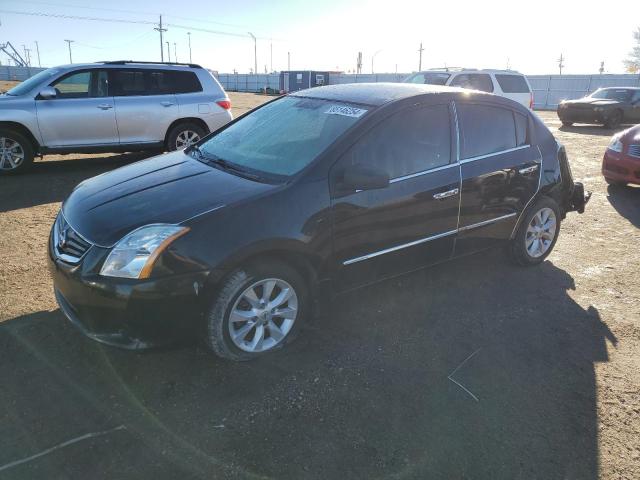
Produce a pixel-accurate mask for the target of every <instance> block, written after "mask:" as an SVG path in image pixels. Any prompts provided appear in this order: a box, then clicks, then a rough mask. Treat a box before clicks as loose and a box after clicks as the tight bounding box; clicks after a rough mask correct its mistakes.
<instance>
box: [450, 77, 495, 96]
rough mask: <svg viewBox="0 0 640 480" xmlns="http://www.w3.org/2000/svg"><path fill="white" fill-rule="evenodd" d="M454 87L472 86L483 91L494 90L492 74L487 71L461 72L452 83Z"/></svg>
mask: <svg viewBox="0 0 640 480" xmlns="http://www.w3.org/2000/svg"><path fill="white" fill-rule="evenodd" d="M450 86H452V87H462V88H472V89H474V90H481V91H483V92H489V93H491V92H493V81H492V80H491V75H489V74H486V73H461V74H459V75H456V76H455V77H454V78H453V80H452V81H451V83H450Z"/></svg>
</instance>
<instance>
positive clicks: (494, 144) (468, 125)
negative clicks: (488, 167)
mask: <svg viewBox="0 0 640 480" xmlns="http://www.w3.org/2000/svg"><path fill="white" fill-rule="evenodd" d="M456 109H457V112H458V122H459V124H460V156H461V158H462V159H467V158H473V157H478V156H481V155H489V154H491V153H496V152H501V151H503V150H508V149H510V148H515V147H516V126H515V120H514V113H513V112H512V111H511V110H508V109H505V108H500V107H494V106H489V105H480V104H464V103H462V104H457V105H456ZM524 131H525V132H526V128H525V130H524ZM521 135H522V133H521ZM524 135H525V137H524V138H525V140H524V141H526V133H525V134H524Z"/></svg>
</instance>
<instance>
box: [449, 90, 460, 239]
mask: <svg viewBox="0 0 640 480" xmlns="http://www.w3.org/2000/svg"><path fill="white" fill-rule="evenodd" d="M451 106H452V107H453V118H454V120H455V125H456V164H457V165H458V190H459V197H458V221H457V222H456V230H457V229H459V228H460V211H461V210H462V164H461V163H460V125H459V124H458V108H457V107H456V102H455V101H453V100H452V101H451Z"/></svg>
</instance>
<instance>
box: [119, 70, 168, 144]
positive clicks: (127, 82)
mask: <svg viewBox="0 0 640 480" xmlns="http://www.w3.org/2000/svg"><path fill="white" fill-rule="evenodd" d="M109 84H110V86H111V90H112V91H113V95H114V99H115V107H116V108H115V110H116V120H117V122H118V133H119V135H120V143H121V144H136V143H158V142H163V141H164V138H165V135H166V133H167V130H168V128H169V125H171V123H172V122H173V121H174V120H176V119H177V118H179V107H178V103H177V100H176V96H175V95H174V94H173V92H172V88H171V82H170V78H169V75H168V71H167V70H153V69H146V68H145V69H143V68H139V69H136V68H118V69H111V70H109Z"/></svg>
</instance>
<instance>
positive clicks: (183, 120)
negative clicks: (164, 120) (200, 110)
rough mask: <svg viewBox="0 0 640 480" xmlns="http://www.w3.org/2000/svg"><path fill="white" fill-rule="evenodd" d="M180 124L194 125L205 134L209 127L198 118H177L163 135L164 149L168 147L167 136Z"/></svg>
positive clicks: (207, 132)
mask: <svg viewBox="0 0 640 480" xmlns="http://www.w3.org/2000/svg"><path fill="white" fill-rule="evenodd" d="M181 123H195V124H197V125H198V126H200V127H202V128H203V129H204V131H205V132H206V134H209V126H208V125H207V123H206V122H205V121H204V120H202V119H201V118H198V117H183V118H178V119H177V120H174V121H173V122H171V125H169V127H168V128H167V131H166V132H165V134H164V145H165V147H167V148H168V147H169V134H170V133H171V130H173V129H174V128H175V127H176V126H178V125H180V124H181Z"/></svg>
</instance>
